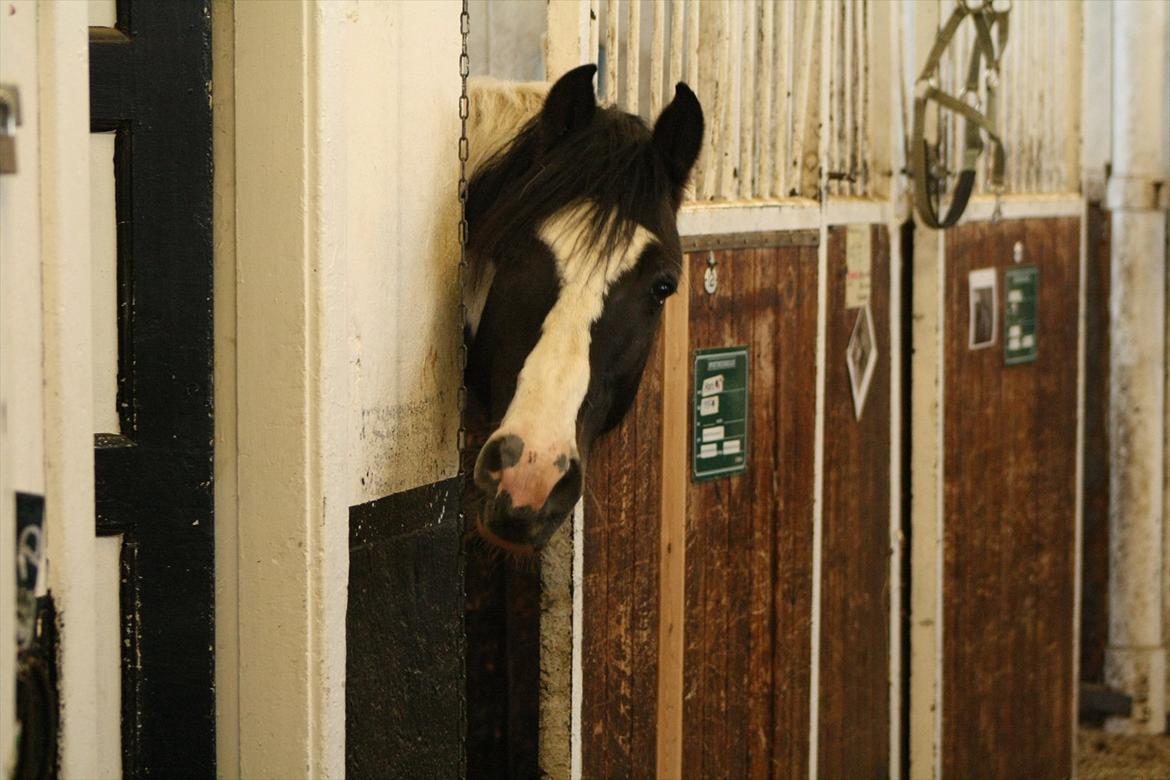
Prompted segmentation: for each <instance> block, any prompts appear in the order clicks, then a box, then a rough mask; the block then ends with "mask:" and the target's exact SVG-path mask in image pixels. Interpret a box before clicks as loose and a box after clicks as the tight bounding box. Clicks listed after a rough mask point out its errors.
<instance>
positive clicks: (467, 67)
mask: <svg viewBox="0 0 1170 780" xmlns="http://www.w3.org/2000/svg"><path fill="white" fill-rule="evenodd" d="M467 3H468V0H463V7H462V8H461V9H460V12H459V35H460V37H461V38H462V48H461V50H460V52H459V80H460V92H459V271H458V274H457V277H458V278H457V279H456V286H457V287H458V290H457V293H458V296H459V298H458V300H459V307H458V315H459V316H458V318H457V320H456V323H455V329H456V331H457V334H456V335H457V341H456V343H457V344H458V345H459V359H458V361H457V366H458V369H459V391H458V395H457V396H456V402H457V405H458V407H459V432H458V433H457V434H456V437H455V447H456V457H458V459H459V460H458V464H459V465H458V469H459V474H458V475H459V476H460V477H462V479H461V480H459V484H460V486H461V488H460V495H459V516H458V526H457V527H458V530H459V553H458V554H459V565H458V568H459V577H460V579H462V578H463V577H464V576H465V575H464V572H465V571H466V569H467V560H466V541H465V539H464V537H465V535H466V522H467V520H466V517H465V516H464V514H463V493H464V492H465V491H464V490H463V489H462V484H463V480H465V479H466V474H465V473H464V469H463V463H464V458H463V451H464V449H466V447H467V420H466V418H467V384H466V382H465V380H464V372H465V371H466V369H467V342H466V340H465V338H464V328H465V323H466V322H467V304H466V302H465V301H464V289H465V285H466V283H467V158H468V156H469V154H468V152H469V143H468V140H467V118H468V116H469V115H470V114H471V110H470V108H471V104H470V99H469V98H468V97H467V77H468V75H470V72H471V60H470V59H469V58H468V56H467V36H468V34H469V33H470V32H471V17H470V15H469V14H468V12H467ZM460 592H461V593H463V588H462V587H461V588H460ZM465 601H466V594H465V593H464V598H463V599H460V604H459V616H458V617H459V621H460V624H462V620H463V611H464V609H465V607H464V602H465ZM464 641H466V638H465V639H464ZM459 667H460V670H461V671H462V681H463V685H464V688H465V690H464V691H463V692H462V695H461V696H459V731H460V739H461V741H462V742H464V745H463V749H462V750H461V751H460V757H459V776H460V777H467V746H466V735H467V693H466V684H467V650H466V648H464V650H463V652H462V653H461V654H460V659H459Z"/></svg>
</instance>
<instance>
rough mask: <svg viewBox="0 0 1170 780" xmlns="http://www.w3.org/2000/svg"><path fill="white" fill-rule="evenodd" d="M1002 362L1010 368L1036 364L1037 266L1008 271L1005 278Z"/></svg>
mask: <svg viewBox="0 0 1170 780" xmlns="http://www.w3.org/2000/svg"><path fill="white" fill-rule="evenodd" d="M1003 288H1004V297H1005V299H1006V300H1005V302H1004V315H1003V359H1004V363H1005V364H1007V365H1009V366H1015V365H1019V364H1020V363H1034V362H1035V361H1036V354H1037V351H1038V345H1037V344H1036V296H1037V294H1038V293H1039V291H1040V269H1039V268H1037V267H1036V266H1034V265H1031V266H1024V267H1022V268H1009V269H1007V272H1006V273H1005V274H1004V283H1003Z"/></svg>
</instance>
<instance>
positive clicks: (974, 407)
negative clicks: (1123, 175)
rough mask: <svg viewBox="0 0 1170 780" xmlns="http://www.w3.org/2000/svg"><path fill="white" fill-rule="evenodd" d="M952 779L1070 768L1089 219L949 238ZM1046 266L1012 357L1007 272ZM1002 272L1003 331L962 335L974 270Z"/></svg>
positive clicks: (947, 547)
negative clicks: (1083, 237)
mask: <svg viewBox="0 0 1170 780" xmlns="http://www.w3.org/2000/svg"><path fill="white" fill-rule="evenodd" d="M944 240H945V251H946V263H947V266H946V275H945V279H946V281H945V289H944V294H945V308H944V317H945V321H944V331H943V332H944V355H943V358H944V360H945V364H944V368H943V376H944V383H945V384H944V388H943V392H944V403H943V406H944V413H943V449H944V457H945V462H944V465H943V468H944V476H943V524H944V527H943V545H944V560H943V562H942V564H943V582H942V598H943V603H942V609H941V615H942V619H943V625H942V649H941V652H942V706H943V711H942V734H941V740H942V742H941V749H940V754H941V761H942V764H941V771H942V776H943V777H971V776H975V775H981V776H989V777H1035V778H1063V777H1068V776H1070V775H1071V773H1072V766H1071V762H1072V755H1073V750H1072V745H1073V738H1074V734H1073V712H1072V707H1073V702H1074V696H1075V691H1074V690H1073V680H1074V665H1075V664H1076V659H1075V658H1074V650H1073V649H1074V647H1075V646H1076V644H1075V637H1074V622H1075V621H1074V614H1073V612H1074V600H1075V579H1076V562H1075V553H1076V523H1077V499H1076V470H1077V463H1076V450H1077V361H1078V352H1077V350H1078V344H1077V338H1078V305H1079V303H1078V296H1079V273H1080V271H1079V268H1080V263H1079V252H1080V220H1079V219H1077V218H1059V219H1024V220H1005V221H1003V222H1000V223H997V224H996V223H991V222H975V223H970V224H966V225H961V226H959V227H957V228H955V229H954V230H952V231H950V232H949V233H948V234H947V235H946V236H945V239H944ZM1017 244H1018V245H1019V246H1020V248H1021V249H1022V251H1023V256H1022V261H1021V262H1022V264H1023V265H1034V266H1036V267H1038V268H1039V280H1040V281H1039V297H1038V301H1037V325H1036V332H1037V342H1038V353H1037V357H1036V360H1035V362H1032V363H1025V364H1022V365H1012V366H1007V365H1005V364H1004V344H1003V339H1004V333H1003V311H1004V305H1003V296H1004V272H1005V271H1006V270H1007V269H1009V268H1011V267H1013V266H1014V265H1015V263H1014V262H1013V249H1014V247H1016V245H1017ZM980 268H992V269H994V273H995V274H996V276H997V280H998V286H999V296H1000V299H999V302H998V304H997V308H998V312H999V319H1000V323H999V335H998V337H997V339H996V342H995V344H994V345H993V346H992V347H990V348H987V349H979V350H972V349H970V348H969V339H968V335H969V333H968V316H969V314H968V312H969V309H968V272H969V271H971V270H974V269H980Z"/></svg>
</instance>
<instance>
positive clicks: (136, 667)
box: [90, 0, 215, 777]
mask: <svg viewBox="0 0 1170 780" xmlns="http://www.w3.org/2000/svg"><path fill="white" fill-rule="evenodd" d="M210 88H211V16H210V7H209V3H208V2H207V0H196V1H194V2H188V1H184V2H148V1H147V0H138V1H136V2H135V1H132V0H118V15H117V29H116V30H111V29H108V28H91V29H90V124H91V130H92V131H95V132H98V131H111V130H112V131H115V132H116V134H117V135H116V151H115V160H114V166H115V180H116V184H115V192H116V212H117V224H118V227H117V245H118V255H117V257H118V260H117V279H118V285H117V287H118V397H117V404H118V416H119V422H120V426H119V427H120V430H119V431H116V432H112V431H102V432H98V433H97V435H96V437H95V446H96V453H95V460H96V481H97V487H96V489H97V533H98V534H122V535H123V547H122V594H121V597H122V638H123V643H122V652H123V656H122V691H123V699H122V710H123V716H122V740H123V770H124V773H125V775H126V776H127V777H148V776H166V777H173V776H201V777H211V776H213V775H214V772H215V691H214V654H213V653H214V651H213V647H214V631H213V605H214V602H213V598H214V571H213V560H214V548H213V522H212V521H213V504H212V495H213V493H212V454H213V450H212V447H213V436H214V430H213V425H212V395H211V393H212V384H211V382H212V318H211V311H212V310H211V301H212V254H211V252H212V236H211V106H210Z"/></svg>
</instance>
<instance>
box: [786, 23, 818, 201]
mask: <svg viewBox="0 0 1170 780" xmlns="http://www.w3.org/2000/svg"><path fill="white" fill-rule="evenodd" d="M822 8H823V0H816V3H815V4H813V3H801V4H797V9H798V10H799V11H800V16H801V28H800V33H801V34H800V44H801V45H800V46H799V47H798V48H797V49H796V52H795V53H794V55H793V57H794V62H795V73H794V79H793V91H792V105H794V106H795V107H796V111H794V112H793V122H792V154H791V156H790V158H789V163H790V168H791V171H792V181H791V183H789V185H788V187H789V189H791V190H793V191H794V192H795V193H796V194H797V195H804V194H805V188H804V168H805V164H804V154H805V140H806V136H807V134H808V125H809V124H810V122H809V114H810V113H811V112H812V111H813V104H812V99H811V97H812V78H813V70H814V68H813V63H814V62H816V61H817V60H816V54H817V52H816V51H815V50H814V49H813V44H814V42H815V40H816V39H815V37H814V34H815V33H816V28H817V16H818V12H820V11H821V10H822Z"/></svg>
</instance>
